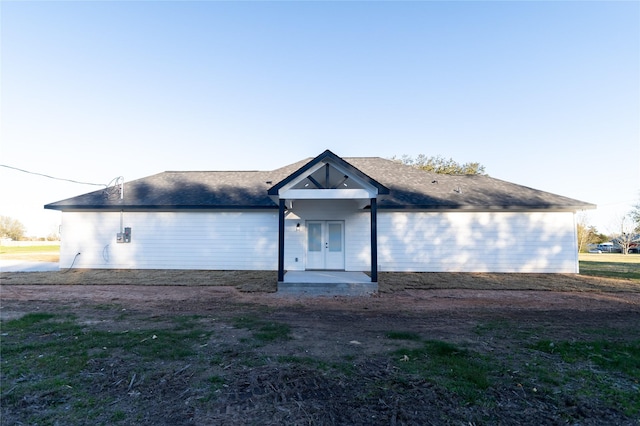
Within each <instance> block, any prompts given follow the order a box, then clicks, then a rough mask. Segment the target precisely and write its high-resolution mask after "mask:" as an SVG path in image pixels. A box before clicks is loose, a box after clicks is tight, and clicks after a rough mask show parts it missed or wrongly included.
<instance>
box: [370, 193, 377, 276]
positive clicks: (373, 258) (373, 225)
mask: <svg viewBox="0 0 640 426" xmlns="http://www.w3.org/2000/svg"><path fill="white" fill-rule="evenodd" d="M371 282H372V283H377V282H378V204H377V202H376V199H375V198H372V199H371Z"/></svg>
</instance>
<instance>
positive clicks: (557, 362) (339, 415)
mask: <svg viewBox="0 0 640 426" xmlns="http://www.w3.org/2000/svg"><path fill="white" fill-rule="evenodd" d="M62 310H63V311H64V309H62ZM79 313H80V315H77V314H75V313H69V312H66V313H65V312H59V311H56V309H55V308H54V309H53V310H51V311H50V312H33V313H29V314H27V315H25V316H23V317H21V318H18V319H14V320H9V321H5V322H3V323H2V358H1V367H2V369H1V383H2V389H1V395H0V397H1V406H2V424H7V425H8V424H89V423H90V424H96V425H99V424H103V425H127V424H149V425H151V424H153V425H176V424H184V425H186V424H372V425H376V424H380V425H382V424H422V422H423V421H424V419H431V421H432V422H434V423H438V424H488V423H493V424H498V423H500V424H525V425H526V424H560V423H563V424H564V423H567V424H628V425H632V424H636V423H634V420H633V419H637V418H638V417H640V390H639V387H640V383H639V382H638V380H639V378H640V331H639V330H638V329H637V327H633V325H632V323H633V321H631V320H630V321H629V322H626V323H622V324H618V326H617V327H615V328H611V327H602V328H594V323H593V322H587V323H581V322H580V320H579V319H578V320H576V319H574V318H570V319H568V321H569V322H571V324H572V327H573V328H572V332H571V335H572V336H573V337H569V336H567V335H566V333H565V332H559V329H557V328H553V327H545V326H544V324H545V322H538V321H519V320H518V319H517V318H512V319H499V320H496V319H491V318H486V316H485V318H484V319H480V320H478V321H477V322H476V324H475V326H474V327H473V328H472V329H471V330H470V331H469V332H467V333H465V334H464V336H460V335H459V334H456V333H452V334H451V335H450V337H448V338H434V337H433V336H432V333H431V332H430V331H429V328H428V327H427V328H424V327H419V326H416V325H415V319H414V320H413V322H411V321H410V320H409V319H410V318H405V319H402V318H401V317H398V316H397V315H394V316H388V317H385V318H384V319H382V320H381V321H379V323H378V325H377V326H376V327H375V329H376V330H377V331H374V330H371V331H369V332H366V331H361V332H360V333H359V334H358V339H357V340H356V339H353V340H351V341H348V340H345V339H344V336H342V335H341V334H338V333H339V332H340V330H341V329H342V330H344V329H345V328H346V329H350V330H351V332H355V330H356V329H358V327H355V328H353V329H352V328H351V325H350V323H351V322H352V321H354V320H355V319H356V318H357V317H358V316H359V315H361V314H360V313H353V312H351V313H349V312H342V313H341V314H340V315H339V316H338V317H335V318H338V322H336V323H334V322H333V321H332V320H331V319H330V318H323V317H321V316H318V312H315V313H313V315H312V316H310V317H308V318H307V319H306V321H305V320H303V321H301V320H300V315H302V314H304V313H305V311H300V312H299V314H300V315H289V314H286V313H284V312H283V313H281V314H283V315H279V314H278V312H277V310H276V311H274V310H273V309H263V308H258V309H255V307H251V306H249V305H244V306H234V307H232V309H228V310H224V309H222V310H217V309H216V311H215V313H213V312H209V313H208V314H206V315H202V314H193V313H189V314H182V313H181V314H177V315H176V314H173V313H167V312H165V313H162V312H158V311H154V312H129V311H128V309H126V308H122V307H121V306H119V305H94V306H93V307H91V306H88V307H83V308H82V309H80V310H79ZM372 318H373V317H372ZM548 320H549V321H551V323H553V324H554V327H557V326H558V321H557V320H556V319H555V318H549V319H548ZM558 320H560V319H558ZM456 321H457V320H455V319H452V322H454V323H455V322H456ZM468 321H469V317H468V316H464V318H462V319H461V322H460V325H461V324H463V323H464V322H468ZM545 321H546V320H545ZM565 321H567V320H565ZM588 321H590V320H588ZM454 325H455V324H454ZM565 325H568V323H567V324H565ZM327 328H329V329H334V330H335V333H336V337H335V338H334V339H326V337H325V339H326V340H325V341H324V343H323V345H322V347H321V348H319V349H318V350H310V348H311V347H313V346H314V345H317V340H318V337H319V335H317V334H315V329H319V330H324V329H327ZM332 340H333V341H332ZM336 340H337V341H340V342H341V343H340V344H336Z"/></svg>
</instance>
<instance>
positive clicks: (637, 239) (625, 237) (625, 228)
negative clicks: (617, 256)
mask: <svg viewBox="0 0 640 426" xmlns="http://www.w3.org/2000/svg"><path fill="white" fill-rule="evenodd" d="M611 242H612V243H613V244H615V245H616V246H617V247H619V248H620V251H621V252H622V254H629V248H630V247H631V246H632V245H635V244H637V243H640V233H638V232H636V227H635V224H634V223H632V221H630V220H628V219H627V216H623V217H622V219H621V221H620V232H619V233H617V234H616V235H614V237H613V238H612V239H611Z"/></svg>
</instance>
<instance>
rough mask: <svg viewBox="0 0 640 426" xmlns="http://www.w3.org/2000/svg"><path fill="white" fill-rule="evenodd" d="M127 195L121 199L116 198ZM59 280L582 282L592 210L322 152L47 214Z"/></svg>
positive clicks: (165, 181)
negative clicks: (418, 275) (521, 275)
mask: <svg viewBox="0 0 640 426" xmlns="http://www.w3.org/2000/svg"><path fill="white" fill-rule="evenodd" d="M120 189H122V191H120ZM45 208H47V209H54V210H61V211H62V244H61V256H60V268H65V269H66V268H69V267H73V268H119V269H122V268H125V269H126V268H131V269H204V270H274V271H275V270H277V271H278V280H279V281H283V278H284V274H285V272H286V271H305V270H341V271H366V272H368V273H370V277H371V281H372V282H377V279H378V271H421V272H550V273H577V272H578V250H577V237H576V223H575V213H576V211H578V210H582V209H591V208H595V206H594V205H593V204H589V203H585V202H582V201H577V200H574V199H570V198H566V197H563V196H560V195H555V194H551V193H548V192H543V191H539V190H535V189H532V188H528V187H524V186H520V185H516V184H513V183H509V182H505V181H501V180H498V179H494V178H491V177H488V176H479V175H465V176H453V175H439V174H434V173H430V172H426V171H423V170H419V169H416V168H413V167H410V166H405V165H403V164H401V163H399V162H397V161H392V160H386V159H382V158H375V157H366V158H365V157H362V158H360V157H358V158H341V157H339V156H337V155H335V154H334V153H332V152H331V151H325V152H323V153H322V154H320V155H319V156H317V157H316V158H313V159H306V160H302V161H300V162H298V163H295V164H291V165H288V166H285V167H282V168H280V169H276V170H272V171H240V172H238V171H233V172H229V171H217V172H216V171H214V172H170V171H169V172H164V173H160V174H157V175H153V176H149V177H146V178H142V179H138V180H135V181H132V182H128V183H127V184H126V185H124V187H123V188H118V190H117V191H106V190H105V191H95V192H91V193H88V194H84V195H80V196H77V197H74V198H70V199H67V200H62V201H58V202H55V203H51V204H48V205H46V206H45Z"/></svg>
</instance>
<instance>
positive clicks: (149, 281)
mask: <svg viewBox="0 0 640 426" xmlns="http://www.w3.org/2000/svg"><path fill="white" fill-rule="evenodd" d="M0 279H1V284H2V285H1V287H0V299H1V306H0V317H1V318H2V319H3V320H6V319H11V318H17V317H20V316H22V315H24V314H25V313H28V312H37V311H41V312H62V311H71V312H73V313H74V314H75V315H76V316H77V317H78V318H79V320H81V321H85V322H86V323H87V324H94V325H97V326H100V327H105V328H110V329H111V328H113V327H116V326H117V327H119V328H131V329H135V328H136V327H139V321H140V320H141V319H143V318H149V317H166V316H172V315H173V316H177V315H193V316H198V317H201V318H204V319H203V320H202V321H205V322H206V326H207V327H211V328H212V329H215V330H216V336H217V337H216V339H217V341H216V345H218V346H217V347H222V346H224V347H227V348H229V347H233V345H234V344H237V341H238V335H239V334H238V333H240V332H239V331H238V330H237V329H234V328H233V327H231V326H229V324H230V323H232V319H233V318H234V317H237V316H238V315H240V314H242V315H251V314H252V313H253V314H256V315H259V316H260V317H261V318H266V319H268V320H269V321H275V322H279V323H284V324H287V325H288V326H290V327H291V329H292V336H293V340H292V342H290V343H287V344H273V345H266V346H263V347H260V348H259V349H256V350H259V352H260V356H261V357H266V358H267V359H273V358H277V357H283V356H304V357H308V358H312V359H318V360H325V361H326V362H330V361H331V360H336V359H351V360H353V366H354V367H353V368H354V369H356V371H357V374H356V376H357V377H359V378H360V379H359V380H348V377H346V378H345V377H342V376H340V377H332V376H327V375H323V374H318V372H317V371H316V370H314V369H311V368H308V367H306V366H305V365H303V364H295V365H291V366H288V367H286V368H285V366H283V364H282V363H276V364H273V365H272V364H270V363H268V362H267V363H266V364H261V365H257V366H255V367H253V368H246V366H245V367H243V368H238V369H235V367H234V366H233V365H232V364H233V362H232V361H229V365H228V366H226V365H221V366H217V367H216V368H218V369H220V371H221V373H220V374H226V376H225V377H227V379H226V381H225V383H226V384H225V386H226V387H225V388H224V389H223V394H222V396H220V398H218V399H217V401H216V402H215V403H211V404H210V405H208V408H206V409H204V408H202V406H201V405H195V407H196V408H194V404H193V403H191V402H190V401H191V400H190V399H189V395H191V394H192V393H193V392H194V390H193V389H192V388H190V387H189V379H187V378H184V377H183V375H182V374H183V373H180V374H178V373H176V374H173V375H168V376H167V375H165V376H163V377H164V378H163V379H162V380H164V382H162V380H160V381H159V382H156V383H155V385H154V386H155V387H153V389H151V388H149V389H147V392H148V395H149V396H148V398H149V400H148V401H147V405H146V407H147V408H146V410H147V411H148V415H146V417H144V418H143V419H142V420H141V421H140V422H139V423H140V424H391V425H395V424H459V425H463V424H464V425H467V426H468V425H475V424H536V425H540V424H550V425H551V424H580V425H599V424H621V425H638V424H640V422H639V420H637V419H633V418H630V417H628V416H626V415H624V414H622V413H620V412H614V411H612V410H610V409H608V408H602V407H600V406H599V405H598V404H597V403H595V402H594V401H589V400H584V401H583V400H581V399H580V398H577V399H574V398H572V397H571V396H570V395H566V396H565V397H563V399H562V401H561V402H560V403H559V402H558V399H557V398H556V397H552V396H550V395H548V394H542V393H539V394H533V393H532V392H531V391H527V392H525V391H524V390H523V391H522V393H520V392H517V391H514V390H513V389H506V388H505V389H491V392H494V393H495V395H494V397H495V398H494V399H495V401H496V403H495V405H494V406H491V407H478V406H469V405H466V404H465V403H464V401H461V400H459V399H456V397H455V396H452V395H451V394H450V393H443V392H442V390H441V389H440V388H439V387H438V386H435V385H434V384H432V383H427V382H419V383H418V382H415V383H414V382H412V383H409V384H407V383H404V384H400V383H398V384H397V387H398V389H399V388H402V389H403V391H402V392H401V391H399V390H398V389H395V388H394V387H392V388H390V389H387V390H386V391H385V392H383V393H376V392H372V391H371V389H373V388H374V387H375V384H376V383H379V382H380V381H384V380H387V381H389V380H390V379H389V377H390V375H391V374H392V373H393V369H394V367H393V366H392V365H391V364H390V363H389V360H388V359H386V358H385V357H383V356H381V355H380V354H383V353H388V352H389V351H390V350H392V349H393V344H396V343H397V342H390V341H389V340H388V339H384V338H383V337H384V334H385V333H386V332H388V331H389V330H401V331H403V332H414V333H417V334H419V335H420V336H424V337H425V338H428V339H434V340H445V341H448V342H452V343H456V344H462V345H465V347H471V348H474V350H476V351H478V352H480V353H493V354H501V355H500V357H503V358H504V359H505V360H506V358H507V357H512V358H511V359H510V360H509V362H510V363H514V362H515V363H518V362H522V363H524V362H526V361H528V360H525V359H520V360H519V359H517V357H518V356H519V355H517V354H512V355H508V354H509V353H510V351H511V349H510V345H512V344H513V341H512V340H511V339H510V338H508V336H510V335H512V334H517V333H523V332H526V334H527V335H530V336H531V337H530V338H531V339H539V338H541V337H544V338H546V339H549V340H571V339H574V340H575V339H581V338H585V339H587V338H589V337H590V336H589V333H590V332H591V331H590V330H596V329H598V330H602V329H609V330H612V331H615V330H617V331H619V332H620V333H623V335H624V338H630V339H640V330H639V327H638V324H640V286H639V285H638V284H637V283H635V282H632V281H626V280H612V279H599V278H591V277H582V276H576V275H566V276H565V275H522V274H381V276H380V293H379V294H378V295H376V296H372V297H315V298H308V297H282V296H279V295H278V294H277V293H276V292H275V289H276V288H275V275H274V273H272V272H255V273H252V272H211V271H82V270H74V271H70V272H68V273H65V272H54V273H28V274H27V273H2V274H1V275H0ZM105 307H117V310H118V311H121V312H127V314H128V316H127V319H126V320H124V321H122V320H120V321H118V322H117V325H116V323H115V322H114V321H113V317H112V313H111V308H105ZM127 321H128V322H127ZM487 324H502V326H498V327H497V328H496V330H489V331H487V332H486V333H484V334H479V333H478V329H479V327H485V328H486V327H487ZM214 346H215V345H214V344H210V345H209V346H208V348H209V349H206V350H205V349H203V351H205V352H203V353H202V354H201V356H214V354H213V352H211V353H209V352H206V351H207V350H211V351H213V347H214ZM238 356H240V354H238ZM513 357H515V359H513ZM505 362H506V361H505ZM112 370H113V372H112V373H111V374H117V373H116V370H117V369H116V368H115V367H114V368H112ZM232 371H233V374H232V373H231V372H232ZM96 374H98V373H96ZM231 374H232V375H233V378H231ZM513 374H514V375H516V377H515V378H514V380H515V381H517V380H521V381H523V380H524V379H519V378H518V377H517V373H513ZM128 380H129V376H127V380H125V383H124V384H125V385H126V382H128ZM167 380H168V381H167ZM148 381H149V382H151V381H152V380H151V378H149V379H148ZM158 383H163V384H162V386H161V385H160V384H158ZM514 383H515V382H514ZM523 383H524V381H523ZM636 383H637V382H636ZM141 386H142V385H141ZM394 386H396V385H394ZM514 386H515V385H514ZM518 386H520V384H519V383H518ZM141 389H142V387H141ZM407 389H408V390H407ZM142 392H143V394H144V391H142ZM355 395H358V397H357V398H356V397H354V396H355ZM159 401H163V403H162V404H160V405H156V404H157V403H158V402H159ZM132 404H133V403H132ZM131 410H134V408H131ZM125 411H126V410H125ZM6 414H7V412H5V415H6ZM16 416H17V417H16V418H19V415H16ZM3 424H4V423H3Z"/></svg>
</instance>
